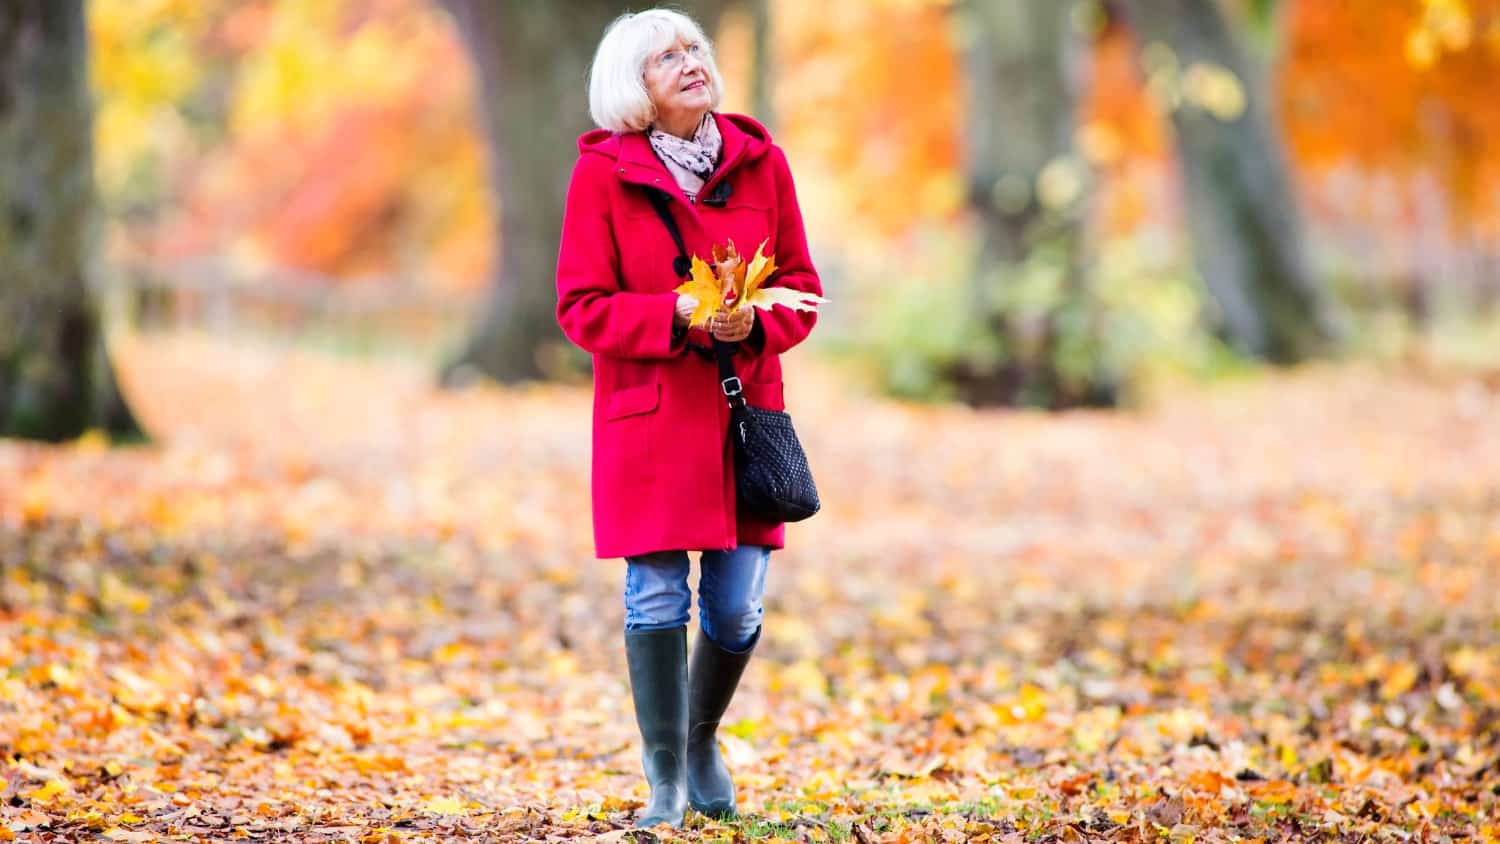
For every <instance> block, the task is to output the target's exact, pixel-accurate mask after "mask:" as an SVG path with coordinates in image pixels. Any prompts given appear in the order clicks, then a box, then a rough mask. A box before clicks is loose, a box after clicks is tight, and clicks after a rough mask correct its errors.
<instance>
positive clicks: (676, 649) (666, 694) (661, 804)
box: [625, 627, 688, 828]
mask: <svg viewBox="0 0 1500 844" xmlns="http://www.w3.org/2000/svg"><path fill="white" fill-rule="evenodd" d="M625 659H626V661H627V662H628V663H629V664H630V695H631V697H632V698H634V700H635V722H636V725H637V726H639V727H640V728H641V764H642V766H643V767H644V768H645V771H646V782H648V783H650V784H651V799H650V800H649V801H648V802H647V803H646V807H645V808H644V809H642V810H641V815H640V817H638V818H636V820H635V825H636V826H638V827H640V826H655V825H656V824H659V823H668V824H671V825H672V827H673V828H681V827H682V819H683V815H685V814H686V813H687V765H686V756H687V731H688V730H687V723H688V696H687V628H686V627H672V628H668V629H666V630H627V631H626V632H625Z"/></svg>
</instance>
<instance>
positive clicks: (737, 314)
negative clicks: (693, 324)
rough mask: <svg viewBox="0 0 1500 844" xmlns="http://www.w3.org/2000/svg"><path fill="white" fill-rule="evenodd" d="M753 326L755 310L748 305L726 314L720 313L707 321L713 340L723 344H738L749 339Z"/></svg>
mask: <svg viewBox="0 0 1500 844" xmlns="http://www.w3.org/2000/svg"><path fill="white" fill-rule="evenodd" d="M754 325H755V308H754V307H753V306H750V305H746V306H744V307H742V308H739V309H737V310H733V311H730V312H729V313H727V314H726V313H724V312H722V311H721V312H719V313H716V314H714V315H713V316H711V317H709V319H708V330H709V331H710V332H711V333H712V334H713V335H714V339H715V340H720V341H723V342H725V343H738V342H739V341H741V340H743V339H745V338H746V337H749V336H750V329H751V327H752V326H754Z"/></svg>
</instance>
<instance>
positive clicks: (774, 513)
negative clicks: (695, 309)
mask: <svg viewBox="0 0 1500 844" xmlns="http://www.w3.org/2000/svg"><path fill="white" fill-rule="evenodd" d="M647 190H648V191H649V195H650V197H651V204H652V206H654V207H655V208H656V214H657V216H658V217H660V218H661V221H662V223H663V224H664V225H665V226H666V227H667V231H668V232H670V233H671V235H672V240H673V242H674V243H676V245H677V258H676V260H674V261H673V264H672V268H673V272H674V273H675V274H676V275H678V276H686V275H687V274H688V264H689V259H688V257H687V247H686V245H684V243H683V241H682V232H681V231H679V230H678V228H677V221H676V220H674V219H672V212H671V210H670V209H669V208H668V207H667V203H668V202H670V199H668V197H667V196H666V194H664V193H662V192H660V191H657V190H654V189H652V188H647ZM736 345H737V344H735V343H725V342H722V341H719V340H715V341H714V343H713V356H714V359H715V360H716V361H717V363H718V366H719V386H720V388H721V389H722V390H723V391H724V398H725V399H727V400H728V401H729V439H730V441H731V442H732V443H733V447H734V487H735V495H736V497H737V498H738V499H739V508H740V509H741V510H743V511H744V512H746V513H749V514H751V515H753V516H756V517H758V518H761V519H764V520H765V521H768V522H800V521H802V520H803V519H805V518H807V517H809V516H811V515H813V514H814V513H816V512H818V507H819V506H820V505H819V502H818V488H817V487H816V486H815V485H814V484H813V477H812V470H811V469H809V468H808V466H807V454H806V453H804V452H803V451H802V443H801V442H800V441H799V440H798V439H797V432H796V431H795V430H793V428H792V417H791V416H789V415H787V414H786V413H784V412H782V411H779V410H769V409H767V408H762V407H751V406H750V405H749V404H748V403H747V402H746V401H745V394H744V385H743V384H742V383H741V382H740V379H739V377H738V376H737V375H735V372H734V351H735V347H736Z"/></svg>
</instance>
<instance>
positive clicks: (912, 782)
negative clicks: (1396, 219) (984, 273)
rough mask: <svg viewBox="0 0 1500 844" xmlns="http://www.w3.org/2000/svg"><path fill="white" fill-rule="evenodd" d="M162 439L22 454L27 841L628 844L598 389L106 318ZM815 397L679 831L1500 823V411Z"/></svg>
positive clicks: (841, 832) (4, 526)
mask: <svg viewBox="0 0 1500 844" xmlns="http://www.w3.org/2000/svg"><path fill="white" fill-rule="evenodd" d="M119 356H120V358H121V371H122V379H123V381H124V382H125V384H126V385H127V387H128V388H129V389H130V390H131V392H132V394H133V396H134V397H135V398H136V401H137V404H138V405H139V406H140V408H141V410H142V415H143V417H144V418H145V419H146V421H147V423H148V424H149V425H150V426H151V427H152V428H153V429H154V430H156V431H157V432H159V433H160V442H159V444H158V445H157V446H154V447H152V448H149V449H133V450H117V451H107V450H104V449H103V448H101V447H100V446H99V445H98V444H97V443H94V442H89V441H83V442H80V443H76V444H73V445H70V446H67V447H62V448H51V447H43V446H38V445H34V444H23V443H18V442H13V441H5V442H0V565H3V572H0V576H3V584H0V598H3V601H4V607H3V608H0V755H3V762H0V839H3V838H9V837H12V836H14V837H15V838H17V839H21V840H30V839H35V840H47V839H52V838H56V839H58V840H72V839H77V840H94V839H96V838H98V837H99V836H101V835H102V836H106V837H107V838H109V839H114V840H121V841H154V840H234V839H239V838H248V839H251V840H309V841H316V840H336V841H346V840H363V841H387V840H447V839H449V838H450V837H458V838H464V837H468V838H471V839H472V840H502V841H510V840H538V839H540V840H563V839H571V838H575V837H586V836H595V835H598V836H603V837H604V839H605V840H611V839H614V840H618V839H619V838H621V837H622V835H623V833H622V832H621V831H620V830H621V828H622V827H624V826H626V825H627V824H628V823H629V820H630V818H631V817H632V815H633V812H634V810H635V809H636V808H637V807H638V806H639V805H640V802H641V800H642V798H643V797H644V795H645V784H644V782H643V781H642V778H641V775H640V765H639V759H638V755H637V744H636V736H635V732H634V722H633V717H632V714H631V711H630V702H629V701H630V697H629V694H628V689H627V687H626V683H625V669H624V660H623V654H622V652H621V646H620V637H619V628H620V621H621V614H622V608H621V601H620V592H621V588H622V582H623V570H622V568H623V566H622V564H621V563H619V562H618V561H595V560H593V559H592V555H591V551H590V544H589V517H588V498H587V495H588V483H587V435H588V431H587V424H588V394H587V391H586V389H582V388H577V387H545V388H536V389H532V390H509V391H499V390H471V391H468V392H463V393H458V394H443V393H438V392H435V391H433V390H432V389H430V388H429V387H428V385H427V379H426V373H425V372H424V371H423V370H421V369H420V368H417V367H399V366H392V365H388V364H382V365H375V364H353V363H349V362H339V361H333V360H331V359H327V358H320V357H314V356H311V355H298V354H293V353H289V352H285V351H281V352H268V351H264V350H256V349H251V348H236V347H232V346H228V345H225V344H222V343H214V342H210V341H208V340H206V339H203V338H197V337H190V336H183V337H176V338H172V339H153V340H149V341H148V340H144V339H139V338H133V339H127V340H125V341H122V343H121V344H120V348H119ZM790 363H791V365H790V366H789V370H790V371H791V372H792V379H793V380H792V382H791V383H790V384H789V385H788V393H789V399H790V403H791V406H792V409H793V413H794V416H795V417H796V419H797V422H798V426H799V431H800V432H802V434H803V436H804V438H805V440H806V443H807V446H808V449H809V452H810V454H811V456H812V460H813V468H814V471H815V472H816V473H817V474H818V478H819V483H820V488H821V490H822V492H823V496H824V499H825V502H826V504H825V510H824V512H823V513H821V514H820V515H819V516H818V517H816V518H815V519H813V520H811V521H810V522H807V523H804V524H800V525H797V526H794V527H793V528H792V529H791V531H790V538H789V541H790V543H791V547H790V548H789V549H788V550H787V551H786V552H784V553H782V554H779V555H777V556H776V557H775V558H774V560H773V563H772V578H771V582H770V586H769V592H770V595H769V600H768V606H767V615H766V636H765V639H764V642H763V645H762V646H761V649H760V650H759V651H758V652H757V658H756V660H755V661H754V662H753V663H752V666H751V669H750V671H749V672H748V674H747V677H746V680H745V683H744V686H743V688H742V691H741V693H740V695H739V696H738V697H737V698H736V700H735V703H734V705H733V707H732V709H731V711H730V719H729V720H730V726H729V729H728V733H729V735H726V736H725V737H724V744H725V748H726V751H727V753H728V758H729V760H730V762H731V765H732V767H733V768H734V770H735V771H736V773H737V780H738V782H739V784H740V792H741V805H742V808H743V809H744V810H745V811H746V817H744V818H743V819H742V820H741V821H739V822H738V823H736V824H732V825H715V824H712V823H709V822H707V821H705V820H704V819H702V818H700V817H696V816H693V817H692V821H691V828H690V829H688V830H686V831H685V832H684V833H682V836H683V837H684V838H687V839H689V840H698V839H699V838H702V839H703V840H734V839H735V838H737V837H739V836H745V837H755V836H779V837H781V838H785V839H791V840H814V841H818V840H853V841H861V842H867V841H876V840H908V841H925V840H946V841H959V840H972V841H983V840H993V841H1021V840H1058V841H1084V840H1095V841H1115V840H1124V841H1129V840H1156V839H1158V838H1166V837H1170V838H1172V839H1174V840H1188V839H1191V840H1197V841H1218V840H1269V841H1274V840H1309V841H1311V840H1340V841H1345V840H1347V841H1358V840H1428V841H1436V840H1441V838H1440V836H1442V835H1448V836H1449V837H1450V838H1451V839H1452V840H1464V839H1465V838H1467V840H1490V841H1494V840H1497V839H1500V826H1497V824H1500V820H1497V811H1500V727H1497V724H1500V609H1497V601H1496V597H1497V595H1500V425H1497V423H1496V421H1495V420H1496V418H1497V416H1500V390H1496V389H1495V388H1494V387H1492V386H1491V387H1487V386H1486V385H1485V384H1484V383H1483V382H1482V381H1478V380H1469V379H1464V378H1451V379H1444V380H1434V379H1431V378H1427V379H1416V378H1409V377H1397V376H1391V375H1379V374H1376V373H1374V372H1371V371H1366V370H1362V369H1356V368H1349V367H1343V368H1338V369H1327V370H1310V371H1306V372H1301V373H1294V374H1290V375H1278V376H1274V377H1268V378H1265V379H1263V380H1258V381H1254V382H1243V383H1240V384H1237V385H1234V386H1232V387H1224V388H1219V389H1217V390H1215V391H1212V392H1194V393H1182V394H1173V396H1172V397H1170V398H1168V399H1165V400H1164V401H1163V402H1162V403H1160V404H1159V405H1158V406H1156V407H1154V408H1153V409H1151V410H1149V411H1146V412H1142V413H1138V414H1113V415H1111V414H1094V413H1075V414H1067V415H1063V416H1045V415H1042V414H1036V413H1018V412H987V413H977V412H972V411H967V410H964V409H959V408H913V407H906V406H901V405H895V404H886V403H874V402H870V401H869V400H867V399H863V398H860V397H859V396H857V395H856V394H853V393H851V392H847V391H845V390H843V389H842V388H841V387H840V382H839V380H838V379H837V378H836V377H834V376H833V375H832V374H830V373H828V372H826V371H824V370H822V369H821V368H818V367H815V366H813V364H812V363H811V361H809V360H802V359H799V360H795V361H791V362H790Z"/></svg>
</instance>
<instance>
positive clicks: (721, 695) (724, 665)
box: [687, 630, 760, 819]
mask: <svg viewBox="0 0 1500 844" xmlns="http://www.w3.org/2000/svg"><path fill="white" fill-rule="evenodd" d="M758 641H760V630H756V631H755V635H754V636H753V637H752V638H751V639H750V644H749V645H747V646H746V647H745V649H744V650H743V651H740V652H738V653H735V652H734V651H726V650H724V649H723V648H721V647H719V646H718V645H717V644H716V643H715V642H714V641H713V640H712V639H710V638H708V636H707V635H705V634H704V633H703V631H702V630H699V631H698V639H697V641H696V642H694V643H693V658H692V665H691V667H690V668H689V670H688V724H689V725H690V729H689V730H688V737H687V785H688V802H689V803H690V804H691V805H692V807H693V809H694V810H695V811H698V812H702V813H703V814H705V815H708V816H709V817H711V818H719V819H722V818H732V817H734V815H735V805H734V780H732V779H730V777H729V768H728V767H727V766H725V764H724V758H723V757H722V756H721V755H720V754H719V741H718V737H717V734H718V731H719V720H720V719H721V718H723V717H724V710H725V709H726V708H728V707H729V701H730V699H731V698H733V697H734V690H735V687H736V686H738V685H739V682H740V675H741V674H743V673H744V672H745V665H746V664H747V663H748V662H750V652H751V651H753V650H755V644H756V642H758Z"/></svg>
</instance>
